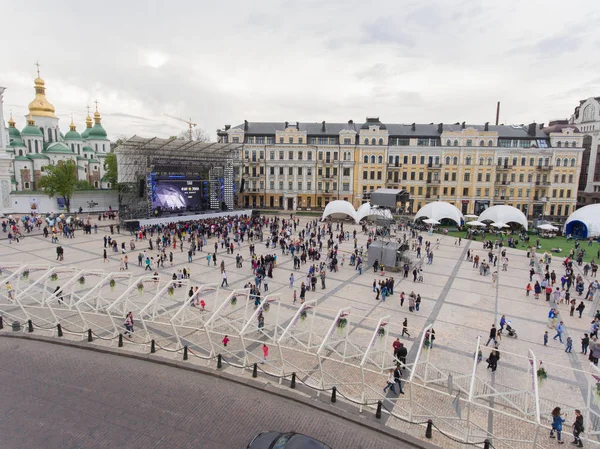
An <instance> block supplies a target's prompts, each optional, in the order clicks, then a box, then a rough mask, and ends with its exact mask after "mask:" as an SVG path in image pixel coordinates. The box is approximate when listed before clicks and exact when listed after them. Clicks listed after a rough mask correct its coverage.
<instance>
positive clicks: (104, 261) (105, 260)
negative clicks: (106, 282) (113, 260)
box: [102, 250, 108, 263]
mask: <svg viewBox="0 0 600 449" xmlns="http://www.w3.org/2000/svg"><path fill="white" fill-rule="evenodd" d="M102 257H103V258H104V260H103V262H102V263H106V262H108V255H107V254H106V250H104V254H103V255H102Z"/></svg>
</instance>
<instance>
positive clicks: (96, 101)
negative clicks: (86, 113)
mask: <svg viewBox="0 0 600 449" xmlns="http://www.w3.org/2000/svg"><path fill="white" fill-rule="evenodd" d="M94 103H96V112H98V100H95V101H94Z"/></svg>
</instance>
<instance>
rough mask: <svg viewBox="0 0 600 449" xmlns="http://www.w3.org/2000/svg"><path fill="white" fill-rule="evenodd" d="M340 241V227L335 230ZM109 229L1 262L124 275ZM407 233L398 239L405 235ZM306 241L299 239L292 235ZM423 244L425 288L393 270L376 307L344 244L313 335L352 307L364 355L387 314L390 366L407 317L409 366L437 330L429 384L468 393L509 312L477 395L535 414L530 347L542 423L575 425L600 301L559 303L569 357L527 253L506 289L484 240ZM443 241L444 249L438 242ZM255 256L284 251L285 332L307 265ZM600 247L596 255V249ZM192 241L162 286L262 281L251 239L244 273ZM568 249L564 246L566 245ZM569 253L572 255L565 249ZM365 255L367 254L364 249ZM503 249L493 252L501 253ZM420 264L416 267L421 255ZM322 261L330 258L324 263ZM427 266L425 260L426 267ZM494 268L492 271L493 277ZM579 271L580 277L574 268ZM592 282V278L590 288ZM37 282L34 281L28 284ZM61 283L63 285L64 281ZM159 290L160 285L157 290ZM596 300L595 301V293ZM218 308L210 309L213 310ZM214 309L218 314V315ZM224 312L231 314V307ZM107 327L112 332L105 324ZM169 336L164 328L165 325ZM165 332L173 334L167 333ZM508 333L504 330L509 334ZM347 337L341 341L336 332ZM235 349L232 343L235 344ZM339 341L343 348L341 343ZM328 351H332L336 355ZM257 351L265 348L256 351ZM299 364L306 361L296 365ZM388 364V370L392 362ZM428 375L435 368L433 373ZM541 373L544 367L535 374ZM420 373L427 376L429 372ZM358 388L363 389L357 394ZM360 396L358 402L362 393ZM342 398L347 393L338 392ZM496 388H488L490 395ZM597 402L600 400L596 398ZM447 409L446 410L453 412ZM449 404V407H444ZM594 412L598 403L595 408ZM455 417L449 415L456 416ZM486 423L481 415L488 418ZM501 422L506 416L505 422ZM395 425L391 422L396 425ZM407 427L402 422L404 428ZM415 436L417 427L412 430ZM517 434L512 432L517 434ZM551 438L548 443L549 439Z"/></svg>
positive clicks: (280, 284) (276, 275)
mask: <svg viewBox="0 0 600 449" xmlns="http://www.w3.org/2000/svg"><path fill="white" fill-rule="evenodd" d="M308 221H309V219H308V218H305V217H300V225H299V226H298V228H297V230H298V231H300V230H301V229H304V226H305V224H306V223H307V222H308ZM333 230H334V235H336V234H337V232H336V225H335V224H334V225H333ZM344 230H346V231H349V232H350V234H352V232H353V231H354V230H356V231H357V238H358V246H359V248H360V247H361V246H362V247H364V248H365V249H366V241H367V235H365V234H364V233H363V232H362V231H361V229H360V227H359V226H355V225H350V224H348V223H345V224H344ZM107 232H108V228H106V229H100V231H99V233H98V234H91V235H83V234H82V232H81V231H77V232H76V237H75V238H74V239H64V238H62V239H61V240H60V242H59V244H60V245H61V246H62V247H63V248H64V252H65V256H64V261H56V244H52V243H51V242H50V239H45V238H44V237H43V236H42V235H29V236H27V237H26V238H25V239H23V240H22V241H21V242H20V243H15V242H13V244H9V242H8V241H7V240H6V239H4V240H0V257H1V260H2V263H3V264H4V265H7V264H12V263H24V264H45V265H47V266H48V267H53V266H57V265H60V266H61V267H65V268H73V269H74V270H77V269H90V270H104V271H105V272H110V271H114V272H119V268H120V258H121V257H122V254H121V253H120V252H119V253H113V252H112V251H110V250H109V251H108V262H107V263H103V254H102V253H103V250H104V246H103V237H104V236H105V235H107ZM402 234H403V233H402V232H399V233H398V236H401V235H402ZM293 235H294V236H297V235H298V232H295V233H294V234H293ZM112 237H113V238H114V239H116V241H117V242H118V244H119V247H120V246H121V242H123V241H124V242H125V243H126V248H127V251H126V253H127V255H128V256H129V269H128V272H129V273H132V275H133V277H134V278H135V277H138V276H142V275H144V274H145V275H148V274H149V273H148V272H144V271H143V268H142V267H139V266H138V263H137V255H138V253H139V251H143V250H148V242H147V241H138V242H136V245H137V248H136V250H134V251H130V250H129V241H130V240H131V239H133V238H134V237H133V236H131V235H129V233H128V232H127V233H125V232H124V231H123V230H122V231H121V234H113V235H112ZM422 237H423V242H425V241H430V242H431V243H432V247H433V252H434V255H435V257H434V260H433V264H431V265H428V264H425V263H423V265H422V267H423V270H424V282H423V283H413V281H412V276H411V275H409V277H408V278H407V279H404V278H403V277H402V275H401V273H390V272H387V273H385V276H386V277H388V276H393V277H394V278H395V280H396V284H395V287H394V295H393V296H392V297H390V298H388V300H387V301H385V302H383V301H380V300H375V293H373V289H372V283H373V280H377V281H378V280H380V279H382V276H381V275H380V274H378V273H374V272H373V269H372V268H370V265H371V264H370V263H365V271H364V272H363V274H362V275H360V274H359V272H358V271H356V270H355V267H353V266H350V264H349V255H350V252H351V251H352V250H353V244H352V242H351V241H350V242H348V241H344V242H343V243H342V244H341V245H340V251H341V252H345V253H346V255H347V256H346V258H345V266H343V267H340V269H339V271H338V272H336V273H331V272H329V271H328V272H327V281H326V282H327V288H326V289H324V290H323V289H321V287H320V281H319V282H318V283H317V289H316V291H315V292H309V293H307V298H306V299H307V301H312V300H316V302H317V304H318V306H317V307H316V315H317V317H318V319H319V320H318V321H315V328H314V329H313V332H314V333H315V334H317V335H320V336H322V337H324V336H325V335H326V332H327V330H328V328H329V326H330V325H331V323H332V320H333V319H334V318H335V316H336V313H337V311H338V310H339V309H341V308H343V307H351V308H352V309H351V312H350V315H349V316H348V320H349V326H350V327H349V331H348V332H349V335H348V340H347V341H349V342H351V343H352V344H353V345H354V346H355V347H356V348H358V349H357V351H358V353H359V354H360V353H361V351H363V352H364V350H365V349H366V348H367V347H368V345H369V342H370V339H371V336H372V335H373V332H374V330H375V326H376V324H377V322H378V320H379V319H380V318H382V317H384V316H389V317H390V318H389V324H388V326H387V327H386V329H387V331H388V339H387V344H388V345H389V348H383V347H381V341H377V342H375V349H376V350H377V351H379V350H381V351H384V352H385V351H387V352H388V353H389V354H388V357H387V360H388V362H389V361H390V357H389V355H391V343H392V341H393V339H395V337H396V336H400V334H401V332H402V321H403V320H404V318H408V331H409V333H410V335H411V337H401V341H402V342H403V343H404V344H405V345H407V346H408V350H409V356H408V363H409V364H410V363H412V362H413V361H414V360H415V357H416V355H417V352H418V349H419V348H418V346H419V344H418V343H417V344H415V342H419V341H420V337H421V336H422V331H423V329H424V328H425V327H426V326H428V325H430V324H432V325H433V328H434V329H435V336H436V339H435V343H434V346H433V349H431V350H423V353H422V355H421V361H424V360H428V361H429V364H430V365H431V366H432V367H434V368H429V373H428V374H426V376H427V378H429V379H431V378H433V377H432V375H433V374H435V372H436V370H439V373H440V379H441V381H440V382H439V383H438V386H440V385H442V384H445V383H446V382H447V381H446V376H447V375H448V374H452V376H453V377H454V379H455V384H456V385H457V386H459V387H460V388H463V389H464V390H465V391H468V389H469V385H466V384H464V385H463V383H462V382H466V381H463V380H462V379H463V378H461V376H463V377H464V376H468V375H470V373H471V370H472V368H473V357H474V354H475V352H476V343H477V337H478V336H481V341H482V344H483V345H485V343H486V342H487V337H488V333H489V329H490V327H491V325H492V324H494V323H495V324H496V326H498V322H499V319H500V317H501V316H502V315H503V314H504V315H506V317H507V319H509V320H511V322H512V326H513V327H514V328H515V329H516V330H517V332H518V338H516V339H515V338H510V337H508V336H506V335H505V336H504V337H503V338H502V339H501V340H500V341H499V348H500V350H501V357H500V361H499V363H498V369H497V371H495V372H494V373H492V372H491V371H489V370H486V365H487V364H486V362H485V360H486V358H487V356H488V355H489V354H490V348H486V347H483V348H482V353H483V361H482V362H481V363H479V364H478V366H477V378H478V381H477V383H476V391H475V393H476V394H478V393H480V394H481V395H482V398H483V399H482V400H485V401H487V402H486V403H487V404H489V405H491V406H494V403H495V404H496V406H500V405H502V406H503V407H508V408H510V407H514V408H516V409H519V410H529V411H532V410H534V404H532V403H531V399H530V397H529V398H528V397H527V394H523V392H529V394H530V393H531V392H532V384H531V382H532V379H531V373H530V368H529V360H528V357H529V350H530V349H531V350H532V351H533V353H534V354H535V356H536V357H537V360H538V361H542V362H543V366H544V367H545V369H546V371H547V373H548V378H547V379H546V380H545V381H543V382H541V383H540V389H539V394H540V397H541V411H542V413H543V414H544V418H546V417H547V416H548V414H549V413H550V411H551V409H552V408H553V407H554V406H556V405H560V406H561V407H562V408H563V410H565V411H567V412H568V413H569V415H568V417H567V420H570V419H571V418H572V412H571V410H572V409H574V408H581V409H583V408H586V404H587V403H588V393H589V390H588V388H589V385H591V386H592V388H593V389H594V390H595V382H596V381H595V380H594V379H593V378H592V377H591V375H590V374H588V373H587V372H589V371H590V369H591V368H590V366H589V362H588V359H587V357H586V356H584V355H582V354H580V352H581V346H580V338H581V337H582V336H583V333H585V332H588V329H589V326H590V322H591V320H592V319H593V315H594V312H595V310H596V309H597V298H596V299H595V300H594V301H593V302H590V301H584V302H585V305H586V309H585V312H584V314H583V318H581V319H580V318H578V317H577V313H575V316H574V317H571V316H569V306H567V305H565V304H560V305H559V306H558V308H559V310H560V312H561V315H560V317H561V319H562V320H563V321H564V323H565V328H566V331H565V333H564V335H563V340H566V338H567V336H571V337H572V338H573V352H572V353H566V352H565V346H564V344H561V343H559V341H558V340H554V339H553V338H552V337H553V336H554V334H555V331H554V330H552V329H549V328H548V326H547V314H548V311H549V303H548V302H546V301H545V300H544V299H543V298H540V299H539V300H535V299H534V297H533V294H532V295H530V296H529V297H528V296H526V293H525V286H526V285H527V283H528V281H529V268H530V267H529V260H528V259H527V257H526V253H525V252H524V251H521V250H515V249H509V248H507V249H506V251H507V257H508V259H509V265H508V271H501V267H498V270H499V271H498V283H497V286H495V285H493V282H492V276H491V275H489V276H481V275H480V274H479V270H478V269H476V268H473V264H472V262H470V261H468V260H467V251H470V252H471V253H475V254H478V255H479V256H480V258H481V259H482V260H484V259H487V257H488V250H486V249H484V248H483V245H482V243H481V242H480V241H468V240H464V239H463V240H462V244H461V245H458V242H457V240H456V239H455V238H453V237H448V236H442V235H432V236H430V235H427V234H426V233H423V234H422ZM438 239H439V242H438V243H436V241H438ZM214 242H215V239H214V238H212V239H210V240H209V242H208V245H207V246H206V247H205V248H209V249H211V251H212V249H213V245H214ZM254 244H255V246H256V253H257V254H258V255H259V256H260V255H266V254H277V267H276V268H275V269H274V271H273V278H272V279H269V291H268V293H269V294H279V295H281V298H282V301H281V308H280V312H279V313H280V323H282V325H283V328H285V326H286V325H287V324H288V323H289V322H290V320H291V319H292V317H293V316H294V314H295V312H296V311H297V310H298V305H299V303H298V304H296V305H294V304H293V302H292V295H293V290H292V289H290V288H289V286H288V284H289V282H288V278H289V276H290V273H292V272H294V275H295V278H296V288H297V290H298V299H299V285H300V282H301V281H304V280H305V276H306V272H307V269H308V266H309V264H306V265H302V266H301V269H300V270H296V271H294V270H293V262H292V258H291V256H289V255H282V254H281V250H280V248H279V247H277V248H269V249H267V248H266V247H265V244H264V242H257V241H255V242H254ZM596 245H597V244H596V243H594V251H596V250H597V248H596ZM187 248H188V244H185V245H184V251H180V249H179V247H177V248H176V249H173V248H171V249H169V250H167V254H168V253H169V252H170V251H172V252H173V257H174V262H173V265H172V266H171V264H170V263H168V262H167V263H165V267H164V268H161V269H159V270H158V271H159V273H160V277H161V285H163V284H162V281H165V282H167V281H168V280H170V279H171V277H172V275H173V273H174V272H176V271H177V270H180V269H183V268H184V267H185V268H187V269H190V270H191V281H190V285H192V286H199V285H202V284H207V283H220V281H221V273H220V271H219V265H220V263H221V261H225V265H226V269H227V273H228V281H229V287H225V288H223V289H221V292H220V301H222V300H223V299H224V298H225V297H226V292H229V291H231V290H232V289H234V288H236V289H237V288H242V287H243V286H244V284H246V283H247V282H254V275H253V274H252V269H251V264H250V263H249V259H250V258H249V252H248V242H247V241H245V242H244V243H243V244H242V245H241V248H239V249H237V248H236V250H235V254H237V253H238V252H239V253H240V254H241V255H242V256H243V257H244V259H245V262H244V265H243V268H236V266H235V254H231V255H228V254H226V252H225V250H223V249H221V248H220V247H219V251H218V254H217V256H218V263H217V266H214V265H213V263H212V261H211V263H210V266H208V264H207V260H206V254H207V253H206V252H198V253H197V254H196V256H195V257H194V259H193V262H192V263H188V261H187ZM563 249H564V248H563ZM567 251H568V250H567ZM365 252H366V251H365ZM498 252H499V251H498V250H495V253H496V254H498ZM156 253H157V251H156V250H154V251H150V250H148V254H149V255H156ZM325 253H326V244H325V243H324V248H323V255H325ZM412 257H413V260H416V258H415V256H414V253H413V255H412ZM321 260H324V257H323V258H321ZM423 262H424V261H423ZM495 269H496V268H494V267H492V271H494V270H495ZM552 269H554V270H555V271H556V273H557V275H558V277H559V278H560V276H561V275H562V273H563V271H564V270H563V268H562V259H560V258H557V257H555V258H553V260H552V264H551V270H552ZM575 269H576V272H577V273H576V274H578V273H579V272H580V271H581V274H582V275H583V273H582V270H580V269H579V267H575ZM591 280H592V279H590V278H587V279H586V283H588V282H590V281H591ZM30 282H31V281H30ZM58 283H60V282H58ZM92 285H93V284H92V283H90V285H89V286H88V285H87V284H86V285H81V286H78V288H79V291H80V292H81V294H85V292H86V289H87V290H89V288H91V286H92ZM126 287H127V285H126V284H124V283H122V282H119V283H118V285H117V286H116V288H115V295H118V294H121V293H122V292H123V291H125V288H126ZM157 288H160V287H157ZM402 291H404V292H405V294H406V295H407V296H408V294H409V293H410V292H411V291H414V292H415V293H418V294H420V295H421V297H422V304H421V307H420V310H419V311H418V312H409V310H408V299H407V301H406V302H405V303H404V306H403V307H401V306H400V301H399V295H400V292H402ZM153 292H156V291H154V290H152V291H151V289H149V288H148V287H147V288H146V290H145V291H144V293H143V295H142V294H140V296H139V299H138V301H141V302H143V301H149V300H150V299H151V298H152V296H153ZM573 295H574V297H575V298H576V299H577V302H578V303H579V301H580V300H582V299H583V296H581V297H579V296H577V294H576V293H575V292H573ZM596 296H597V295H596ZM215 306H216V305H213V304H210V303H209V304H207V308H208V309H209V310H211V307H215ZM213 310H214V309H213ZM223 313H224V315H227V314H228V313H229V312H228V311H227V310H225V309H224V311H223ZM104 325H108V324H107V323H104ZM161 329H162V328H161ZM546 330H548V331H549V336H550V339H549V342H548V346H544V344H543V334H544V332H545V331H546ZM164 331H165V332H167V329H166V327H165V330H164ZM505 334H506V332H505ZM335 338H338V339H339V335H337V334H336V335H334V340H335ZM234 343H235V342H233V341H232V345H233V344H234ZM340 344H341V343H340ZM329 349H330V348H329ZM257 351H258V347H257ZM333 359H335V357H332V361H331V363H332V364H333V363H334V360H333ZM359 362H360V360H359V359H358V358H357V359H356V360H354V359H352V360H351V361H349V363H355V364H358V363H359ZM298 363H300V362H298ZM306 363H308V364H311V363H315V361H314V360H307V361H306ZM388 366H389V363H388ZM425 369H426V370H427V369H428V368H425ZM536 369H537V368H536ZM336 373H337V374H335V376H334V377H335V379H330V381H331V382H332V383H335V382H336V381H339V380H342V379H344V380H345V381H346V382H347V383H348V384H351V383H353V382H354V381H359V379H355V378H354V377H353V376H354V374H349V373H350V371H347V370H346V368H344V365H343V364H341V365H340V366H339V370H338V371H336ZM421 374H422V373H421ZM367 377H368V379H369V380H370V381H372V383H373V384H372V385H370V387H371V388H372V389H373V391H377V392H379V391H380V389H381V388H382V387H383V386H384V385H385V379H386V377H387V373H385V372H384V373H382V374H381V375H379V376H376V375H372V374H369V375H368V376H367ZM488 386H489V387H492V388H493V389H494V391H496V392H498V391H504V392H509V391H512V392H513V394H511V395H507V396H506V397H496V398H495V399H494V398H490V397H489V396H488V397H485V394H484V393H483V391H484V390H486V388H488ZM359 390H360V389H359ZM359 390H358V392H357V395H358V396H360V392H359ZM340 391H342V388H340ZM346 391H351V392H352V393H354V390H353V387H352V386H350V385H349V386H348V387H347V390H346ZM490 391H492V390H490V389H489V388H488V393H489V392H490ZM592 396H594V395H592ZM591 399H592V404H593V403H594V402H595V400H596V399H595V397H592V398H591ZM401 400H403V398H400V399H398V400H396V399H395V397H394V398H391V399H390V403H391V404H392V405H391V407H394V404H395V407H396V408H395V410H401ZM437 406H438V404H431V409H432V410H437V409H436V407H437ZM448 406H449V405H448V404H447V405H446V406H444V407H446V408H444V409H443V410H440V413H448ZM440 407H441V405H440ZM592 409H594V410H595V405H593V406H592ZM449 410H450V413H451V410H452V409H451V408H450V409H449ZM482 419H483V418H482ZM500 422H501V420H499V419H498V423H500ZM390 425H392V423H390ZM397 425H398V427H402V426H401V424H397ZM591 425H592V423H587V425H586V427H587V428H588V429H589V430H591ZM497 427H499V424H497V423H493V422H490V423H488V428H491V430H493V431H494V432H499V429H498V428H497ZM407 431H409V430H407ZM509 433H510V432H509ZM544 438H545V436H544Z"/></svg>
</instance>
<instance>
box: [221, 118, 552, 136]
mask: <svg viewBox="0 0 600 449" xmlns="http://www.w3.org/2000/svg"><path fill="white" fill-rule="evenodd" d="M370 125H379V126H380V129H387V131H388V135H389V136H391V137H403V136H406V137H440V134H441V133H440V132H439V125H438V124H435V123H430V124H418V123H415V124H414V125H413V124H401V123H387V124H384V123H381V122H380V121H379V119H378V118H367V121H366V122H365V123H364V124H363V125H362V126H360V127H359V126H357V124H356V123H354V122H353V121H351V120H350V121H348V123H327V122H321V123H304V122H298V125H296V123H288V128H289V127H294V128H297V129H298V130H299V131H305V132H306V133H307V134H309V135H316V136H318V135H322V136H328V135H331V136H333V135H337V134H339V133H340V132H341V131H342V130H352V131H356V132H358V131H359V130H360V129H368V128H369V126H370ZM441 125H442V126H441V128H442V131H443V132H460V131H462V130H463V129H465V128H473V129H475V130H477V131H485V127H486V125H469V124H465V125H464V128H463V125H462V124H460V123H458V124H441ZM245 126H246V124H245V123H242V124H240V125H237V126H234V127H233V129H241V130H244V128H245ZM247 126H248V129H247V130H246V131H245V132H246V134H248V135H275V133H276V132H278V131H285V129H286V123H285V122H248V123H247ZM413 127H414V130H413ZM528 130H529V125H498V126H496V125H488V131H491V132H497V133H498V137H500V138H507V139H547V138H548V135H547V134H546V133H545V132H544V131H543V130H542V129H540V127H539V125H538V124H536V125H535V135H529V134H528Z"/></svg>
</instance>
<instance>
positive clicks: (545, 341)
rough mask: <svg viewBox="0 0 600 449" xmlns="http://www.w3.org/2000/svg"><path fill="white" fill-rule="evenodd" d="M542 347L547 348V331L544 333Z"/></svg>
mask: <svg viewBox="0 0 600 449" xmlns="http://www.w3.org/2000/svg"><path fill="white" fill-rule="evenodd" d="M544 346H548V331H545V332H544Z"/></svg>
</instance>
